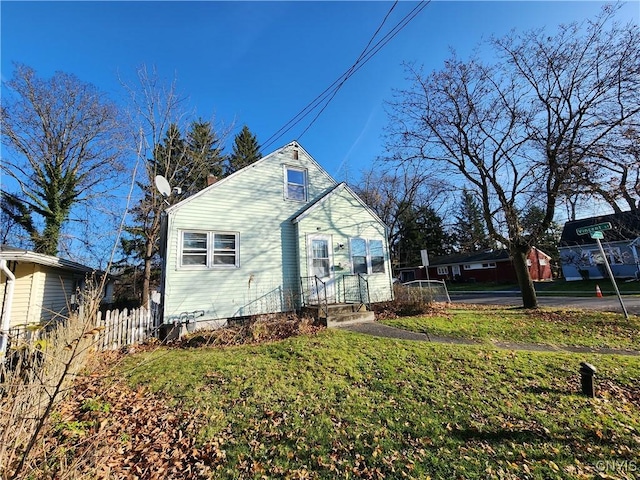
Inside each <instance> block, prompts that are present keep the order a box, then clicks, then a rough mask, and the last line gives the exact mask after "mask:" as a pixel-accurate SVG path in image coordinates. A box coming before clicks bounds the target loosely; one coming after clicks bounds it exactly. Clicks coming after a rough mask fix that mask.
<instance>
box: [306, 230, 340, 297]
mask: <svg viewBox="0 0 640 480" xmlns="http://www.w3.org/2000/svg"><path fill="white" fill-rule="evenodd" d="M307 258H308V259H309V277H311V278H310V284H309V287H310V293H311V298H310V301H311V302H313V303H317V302H319V301H324V298H325V295H326V298H327V302H329V303H335V292H334V283H335V276H334V274H333V248H332V244H331V236H330V235H309V244H308V255H307ZM313 277H317V278H318V280H319V281H315V280H314V279H313Z"/></svg>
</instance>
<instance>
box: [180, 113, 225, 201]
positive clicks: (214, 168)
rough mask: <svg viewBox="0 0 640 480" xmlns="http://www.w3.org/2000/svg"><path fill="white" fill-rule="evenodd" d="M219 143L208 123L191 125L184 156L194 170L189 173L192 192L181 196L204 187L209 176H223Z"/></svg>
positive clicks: (184, 194) (185, 194) (199, 121)
mask: <svg viewBox="0 0 640 480" xmlns="http://www.w3.org/2000/svg"><path fill="white" fill-rule="evenodd" d="M219 142H220V140H219V138H218V137H217V135H216V133H215V131H214V130H213V126H212V125H211V123H210V122H205V121H202V120H198V121H197V122H193V123H192V124H191V130H190V131H189V132H188V133H187V140H186V149H187V150H186V154H187V157H188V159H189V164H190V165H191V166H192V168H194V172H192V173H191V175H192V176H193V177H194V181H193V186H192V190H193V191H186V192H183V196H189V195H192V194H194V193H196V192H197V191H199V190H202V189H203V188H204V187H206V186H207V177H208V176H209V175H213V176H215V177H217V178H220V177H222V176H223V174H224V165H223V163H224V161H225V158H224V156H223V155H222V149H221V148H220V146H219Z"/></svg>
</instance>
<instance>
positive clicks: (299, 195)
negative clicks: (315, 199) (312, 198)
mask: <svg viewBox="0 0 640 480" xmlns="http://www.w3.org/2000/svg"><path fill="white" fill-rule="evenodd" d="M285 176H286V185H285V198H287V199H288V200H296V201H298V202H306V201H307V171H306V170H303V169H301V168H293V167H286V171H285Z"/></svg>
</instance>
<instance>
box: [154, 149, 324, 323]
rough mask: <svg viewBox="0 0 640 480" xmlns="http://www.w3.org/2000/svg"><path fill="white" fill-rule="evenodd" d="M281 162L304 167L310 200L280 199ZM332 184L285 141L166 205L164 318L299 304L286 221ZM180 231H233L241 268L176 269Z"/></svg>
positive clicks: (293, 240)
mask: <svg viewBox="0 0 640 480" xmlns="http://www.w3.org/2000/svg"><path fill="white" fill-rule="evenodd" d="M296 151H297V155H296V153H295V152H296ZM296 157H297V158H296ZM286 166H292V167H295V168H300V169H305V170H306V172H307V180H308V192H307V194H308V197H307V202H300V201H294V200H287V199H286V198H285V174H286V171H285V167H286ZM335 185H336V183H335V181H334V180H333V179H332V178H331V177H330V176H329V175H327V174H326V172H324V170H322V169H321V168H320V167H319V166H318V164H317V163H316V162H315V161H314V160H313V159H312V158H311V157H310V156H309V155H308V154H307V153H306V152H305V151H304V150H303V149H302V148H300V147H299V146H297V145H296V144H290V145H288V146H286V147H284V148H282V149H281V150H279V151H277V152H275V153H273V154H271V155H269V156H267V157H265V158H263V159H262V160H260V161H258V162H256V163H255V164H253V165H251V166H249V167H247V168H245V169H243V170H240V171H239V172H236V173H235V174H234V175H231V176H230V177H227V178H225V179H223V180H221V181H219V182H218V183H217V184H214V185H212V186H210V187H208V188H206V189H204V190H203V191H201V192H199V193H198V194H196V195H194V196H193V197H191V198H190V199H187V200H185V201H184V202H182V203H180V204H177V205H175V206H174V207H171V208H169V209H168V210H167V214H168V235H167V258H166V277H165V287H164V288H165V292H164V293H165V295H164V321H165V322H171V321H172V320H174V319H175V318H177V317H179V315H180V314H181V313H183V312H191V311H196V310H203V311H204V312H205V315H204V316H203V317H201V318H200V319H199V320H208V319H224V318H231V317H237V316H245V315H255V314H261V313H269V312H279V311H288V310H292V309H294V308H296V307H297V302H298V301H299V299H298V298H297V295H298V290H299V282H300V271H299V268H298V264H299V263H298V262H299V261H298V254H297V234H296V228H295V225H294V224H293V223H292V222H291V219H292V218H294V217H295V216H296V215H297V214H298V213H299V212H301V211H302V210H304V209H305V208H306V207H307V206H308V204H310V203H313V202H314V201H315V200H317V199H318V198H320V197H322V196H323V195H324V194H325V193H326V192H328V191H329V190H330V189H332V188H333V187H334V186H335ZM183 230H196V231H217V232H237V233H238V234H239V250H238V251H239V256H240V257H239V264H240V266H239V268H224V269H215V268H211V269H188V268H180V267H179V260H180V259H179V250H180V232H181V231H183Z"/></svg>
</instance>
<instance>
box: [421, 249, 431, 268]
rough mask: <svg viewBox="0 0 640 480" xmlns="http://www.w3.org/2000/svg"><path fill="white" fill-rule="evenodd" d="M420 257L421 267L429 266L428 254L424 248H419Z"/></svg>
mask: <svg viewBox="0 0 640 480" xmlns="http://www.w3.org/2000/svg"><path fill="white" fill-rule="evenodd" d="M420 257H422V266H423V267H428V266H429V254H428V253H427V251H426V250H420Z"/></svg>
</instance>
